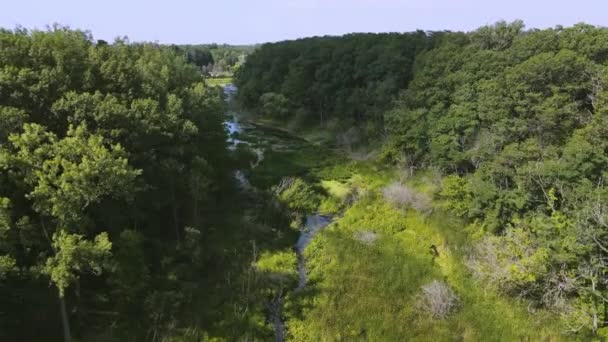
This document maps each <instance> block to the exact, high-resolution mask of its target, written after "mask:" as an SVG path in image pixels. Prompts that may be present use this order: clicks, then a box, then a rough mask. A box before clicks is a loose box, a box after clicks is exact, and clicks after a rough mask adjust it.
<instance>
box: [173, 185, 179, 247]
mask: <svg viewBox="0 0 608 342" xmlns="http://www.w3.org/2000/svg"><path fill="white" fill-rule="evenodd" d="M171 197H172V198H171V212H172V214H173V227H174V228H175V238H176V239H177V246H180V245H181V236H180V232H179V221H178V215H177V204H176V202H177V198H176V196H175V185H174V184H173V182H171Z"/></svg>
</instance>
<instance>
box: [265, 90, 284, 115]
mask: <svg viewBox="0 0 608 342" xmlns="http://www.w3.org/2000/svg"><path fill="white" fill-rule="evenodd" d="M288 101H289V100H287V98H286V97H285V96H283V95H282V94H276V93H265V94H262V96H260V110H261V113H262V114H263V115H266V116H270V117H275V118H283V117H284V116H285V115H286V114H287V113H288V112H289V103H288Z"/></svg>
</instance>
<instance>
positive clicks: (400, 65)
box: [235, 31, 430, 126]
mask: <svg viewBox="0 0 608 342" xmlns="http://www.w3.org/2000/svg"><path fill="white" fill-rule="evenodd" d="M429 42H430V39H429V37H427V36H426V35H425V34H424V33H423V32H421V31H418V32H414V33H408V34H351V35H346V36H343V37H317V38H307V39H301V40H295V41H285V42H280V43H272V44H264V45H262V46H261V47H260V48H259V49H257V50H255V51H254V52H253V53H252V54H251V55H249V56H248V57H247V61H246V62H245V64H244V65H243V67H242V68H240V69H239V70H238V72H237V74H236V78H235V83H236V85H237V86H238V88H239V93H238V97H239V99H240V100H241V102H242V103H243V104H244V105H245V106H246V107H248V108H260V109H261V110H262V112H267V110H266V109H265V107H267V103H265V102H267V101H265V100H268V99H267V97H268V96H264V94H269V93H272V94H278V95H282V96H283V97H284V98H285V99H286V101H285V102H288V103H290V104H293V105H294V106H295V107H296V108H301V109H303V110H302V111H299V112H300V113H305V115H306V118H304V119H303V118H298V120H299V121H315V120H317V121H318V122H319V123H320V125H324V124H325V123H326V122H328V120H330V119H332V118H339V119H342V120H345V121H347V122H356V123H357V124H360V125H361V126H363V125H364V124H365V123H366V122H370V123H372V124H373V125H375V126H379V125H381V124H382V113H383V111H384V110H385V109H387V108H388V106H389V105H390V103H391V100H392V99H393V98H394V96H395V95H396V94H397V92H398V91H399V90H400V89H403V88H405V86H406V85H407V83H408V82H409V80H410V79H411V70H410V68H411V65H412V63H413V61H414V58H415V55H416V54H417V53H418V52H419V51H421V50H423V49H424V48H425V47H426V46H427V45H428V44H429ZM281 102H283V101H281ZM272 109H273V110H274V109H275V108H272ZM272 114H280V112H279V113H277V112H275V113H272ZM289 114H291V115H295V114H296V111H295V110H293V111H291V112H289Z"/></svg>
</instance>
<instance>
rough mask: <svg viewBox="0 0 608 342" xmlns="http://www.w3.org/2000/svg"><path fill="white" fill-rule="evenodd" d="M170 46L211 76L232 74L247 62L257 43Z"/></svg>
mask: <svg viewBox="0 0 608 342" xmlns="http://www.w3.org/2000/svg"><path fill="white" fill-rule="evenodd" d="M170 47H171V49H173V50H174V51H175V52H176V53H177V54H179V55H182V56H185V57H186V60H187V61H188V62H189V63H191V64H194V65H196V66H198V67H199V68H201V70H202V71H203V73H205V74H207V75H210V76H227V75H232V74H233V73H234V72H235V71H236V69H237V68H238V67H239V66H240V65H241V64H243V63H244V62H245V58H246V57H247V55H249V54H250V53H252V52H253V51H254V50H255V48H256V46H255V45H226V44H201V45H171V46H170Z"/></svg>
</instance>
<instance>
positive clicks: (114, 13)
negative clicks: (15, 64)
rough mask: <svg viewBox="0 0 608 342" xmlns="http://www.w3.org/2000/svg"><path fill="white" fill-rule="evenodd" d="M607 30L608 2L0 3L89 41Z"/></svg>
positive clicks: (3, 21)
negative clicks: (502, 27) (515, 28)
mask: <svg viewBox="0 0 608 342" xmlns="http://www.w3.org/2000/svg"><path fill="white" fill-rule="evenodd" d="M500 19H505V20H514V19H522V20H524V22H525V23H526V26H527V27H528V28H531V27H538V28H545V27H553V26H555V25H558V24H562V25H564V26H570V25H572V24H575V23H578V22H582V21H584V22H587V23H590V24H594V25H602V26H606V25H608V0H575V1H573V0H501V1H494V0H415V1H414V0H213V1H208V0H198V1H197V0H172V1H158V0H103V1H101V0H98V1H91V0H0V26H1V27H4V28H14V27H15V26H16V25H18V24H19V25H22V26H24V27H26V28H33V27H35V28H44V27H45V26H46V25H48V24H52V23H60V24H64V25H69V26H71V27H73V28H81V29H86V30H90V31H92V33H93V35H94V37H95V38H97V39H106V40H113V38H115V37H117V36H122V35H127V36H129V38H130V39H131V40H132V41H144V40H145V41H158V42H161V43H209V42H218V43H231V44H235V43H258V42H267V41H277V40H283V39H293V38H299V37H304V36H312V35H325V34H332V35H335V34H343V33H349V32H386V31H397V32H403V31H413V30H415V29H422V30H443V29H449V30H453V31H456V30H463V31H468V30H472V29H475V28H477V27H479V26H481V25H485V24H489V23H493V22H495V21H497V20H500Z"/></svg>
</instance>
